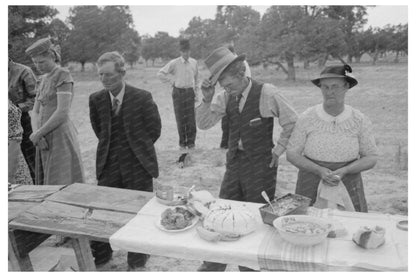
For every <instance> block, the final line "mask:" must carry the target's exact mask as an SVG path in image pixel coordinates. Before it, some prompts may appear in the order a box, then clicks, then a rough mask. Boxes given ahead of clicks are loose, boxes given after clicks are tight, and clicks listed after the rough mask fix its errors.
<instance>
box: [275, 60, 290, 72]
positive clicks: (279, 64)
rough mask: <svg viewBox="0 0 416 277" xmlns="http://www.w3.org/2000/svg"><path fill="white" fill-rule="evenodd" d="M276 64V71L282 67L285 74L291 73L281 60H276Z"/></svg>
mask: <svg viewBox="0 0 416 277" xmlns="http://www.w3.org/2000/svg"><path fill="white" fill-rule="evenodd" d="M275 64H277V68H276V71H277V70H279V68H281V69H282V70H283V72H284V73H285V74H289V72H288V71H287V69H286V68H285V67H284V66H283V64H282V63H281V62H279V61H277V62H275Z"/></svg>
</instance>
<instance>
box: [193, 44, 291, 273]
mask: <svg viewBox="0 0 416 277" xmlns="http://www.w3.org/2000/svg"><path fill="white" fill-rule="evenodd" d="M244 60H245V56H244V55H241V56H237V55H235V54H233V53H232V52H231V51H230V50H228V49H227V48H225V47H220V48H218V49H216V50H214V51H213V52H212V53H211V54H210V55H209V56H208V57H207V58H206V59H205V61H204V63H205V65H206V66H207V68H208V69H209V71H210V73H211V77H210V78H209V79H208V80H204V81H203V83H202V94H203V101H202V103H201V105H199V106H198V107H197V109H196V121H197V125H198V128H200V129H203V130H205V129H208V128H210V127H212V126H214V125H215V124H216V123H217V122H218V121H219V120H221V118H222V117H224V116H227V117H228V120H229V132H230V136H229V139H228V152H227V163H226V171H225V174H224V179H223V181H222V184H221V189H220V195H219V197H220V198H223V199H231V200H238V201H247V202H256V203H265V200H264V199H263V197H262V196H261V192H262V191H263V190H264V191H265V192H266V193H267V195H268V196H269V198H270V199H273V198H274V194H275V191H276V173H277V166H278V161H279V156H280V155H282V154H283V152H284V151H285V150H286V145H287V143H288V139H289V137H290V134H291V132H292V130H293V128H294V126H295V123H296V120H297V113H296V112H295V110H294V109H293V108H292V107H291V106H290V105H289V103H288V101H287V100H286V99H285V98H284V97H283V96H282V95H281V94H280V93H279V92H278V90H277V88H276V87H275V86H273V85H271V84H262V83H260V82H257V81H255V80H252V79H250V78H248V77H246V76H245V74H244V73H245V65H244ZM217 81H218V82H219V84H220V86H221V87H223V88H224V90H225V91H224V92H221V93H218V94H216V95H215V97H214V92H215V91H214V86H215V84H216V83H217ZM274 117H277V118H278V119H279V125H280V126H281V127H282V131H281V133H280V137H279V139H278V141H277V145H276V146H275V147H274V143H273V121H274ZM226 266H227V265H226V264H221V263H212V262H204V263H203V264H202V265H201V266H200V268H199V269H198V271H224V270H225V268H226ZM239 269H240V271H249V270H251V269H249V268H246V267H242V266H239Z"/></svg>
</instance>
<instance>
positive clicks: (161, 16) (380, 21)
mask: <svg viewBox="0 0 416 277" xmlns="http://www.w3.org/2000/svg"><path fill="white" fill-rule="evenodd" d="M248 4H249V3H245V5H248ZM54 7H55V8H56V9H57V10H58V11H59V13H60V14H58V15H57V17H58V18H60V19H61V20H63V21H64V20H65V19H66V18H67V17H68V11H69V7H70V6H54ZM252 7H253V9H254V10H256V11H258V12H260V14H263V13H264V12H265V10H266V9H267V8H268V7H269V6H266V5H263V6H256V5H253V6H252ZM130 10H131V13H132V16H133V21H134V25H135V29H136V30H137V31H138V32H139V34H140V35H144V34H149V35H152V36H154V35H155V33H156V32H158V31H163V32H168V33H169V35H171V36H178V35H179V31H180V29H186V28H187V27H188V23H189V21H190V20H191V19H192V17H194V16H200V17H201V18H202V19H206V18H211V19H213V18H214V17H215V12H216V6H215V5H211V6H190V5H187V6H167V5H166V6H135V5H130ZM367 12H368V17H367V18H368V23H367V26H373V27H384V26H385V25H387V24H391V25H396V24H399V23H402V24H406V23H407V21H408V18H407V12H408V9H407V6H377V7H374V8H368V9H367Z"/></svg>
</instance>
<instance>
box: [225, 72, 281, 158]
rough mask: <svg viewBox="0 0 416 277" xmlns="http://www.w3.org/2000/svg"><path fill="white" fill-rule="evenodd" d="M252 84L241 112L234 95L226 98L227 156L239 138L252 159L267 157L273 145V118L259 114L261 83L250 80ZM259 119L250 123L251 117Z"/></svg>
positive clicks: (231, 155) (234, 147)
mask: <svg viewBox="0 0 416 277" xmlns="http://www.w3.org/2000/svg"><path fill="white" fill-rule="evenodd" d="M251 82H252V86H251V89H250V91H249V93H248V96H247V100H246V102H245V104H244V107H243V110H242V111H241V113H240V112H239V110H238V104H237V101H236V99H235V97H230V98H229V99H228V103H227V108H226V113H227V116H228V118H229V130H230V136H229V140H228V149H229V150H228V158H229V159H230V158H232V157H233V156H234V154H235V153H236V151H237V149H238V141H239V139H240V138H241V140H242V142H243V148H244V150H245V151H246V152H247V154H248V155H249V157H250V158H251V159H252V160H253V159H269V158H270V157H271V150H272V148H273V147H274V145H273V118H272V117H270V118H263V117H261V115H260V109H259V103H260V95H261V90H262V87H263V84H261V83H258V82H256V81H254V80H251ZM258 118H259V119H260V120H257V121H255V122H252V123H250V121H251V120H253V119H258Z"/></svg>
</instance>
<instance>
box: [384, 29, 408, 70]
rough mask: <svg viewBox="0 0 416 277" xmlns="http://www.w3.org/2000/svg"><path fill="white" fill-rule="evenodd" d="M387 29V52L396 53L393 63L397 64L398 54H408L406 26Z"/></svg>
mask: <svg viewBox="0 0 416 277" xmlns="http://www.w3.org/2000/svg"><path fill="white" fill-rule="evenodd" d="M389 29H390V33H391V36H390V38H391V39H390V41H389V43H388V46H387V47H388V50H390V51H394V52H395V53H396V57H395V59H394V62H395V63H398V62H399V55H400V53H405V54H406V55H407V52H408V24H405V25H401V24H399V25H395V26H392V27H391V28H389Z"/></svg>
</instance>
